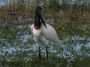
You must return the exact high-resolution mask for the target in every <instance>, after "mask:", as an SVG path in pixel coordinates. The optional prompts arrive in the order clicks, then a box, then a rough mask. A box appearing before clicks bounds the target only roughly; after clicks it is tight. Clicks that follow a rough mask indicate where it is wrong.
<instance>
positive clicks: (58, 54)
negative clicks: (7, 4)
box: [0, 25, 90, 67]
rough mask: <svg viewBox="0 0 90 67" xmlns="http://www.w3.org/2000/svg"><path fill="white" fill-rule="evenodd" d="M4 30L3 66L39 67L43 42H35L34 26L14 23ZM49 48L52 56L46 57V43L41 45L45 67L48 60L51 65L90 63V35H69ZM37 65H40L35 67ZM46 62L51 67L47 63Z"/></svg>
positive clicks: (0, 47)
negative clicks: (39, 54)
mask: <svg viewBox="0 0 90 67" xmlns="http://www.w3.org/2000/svg"><path fill="white" fill-rule="evenodd" d="M5 30H7V31H5ZM0 32H1V33H0V35H1V37H0V65H1V67H14V66H15V67H16V66H18V67H30V66H31V67H38V66H37V64H39V62H41V61H40V60H38V59H37V58H38V47H39V45H38V44H37V43H35V42H34V41H33V39H32V34H31V32H30V28H29V27H28V26H27V25H19V26H13V27H10V28H8V29H6V28H2V29H0ZM3 33H4V34H3ZM48 51H49V59H48V60H45V59H44V58H45V55H46V53H45V46H43V45H42V46H41V52H42V57H43V59H44V60H43V59H42V64H41V63H40V64H41V65H40V66H39V67H45V66H44V63H46V62H49V63H51V67H59V66H62V67H72V66H73V67H89V66H90V64H89V61H90V37H86V36H85V35H84V36H79V35H74V36H68V38H66V39H64V40H61V41H60V44H58V45H49V46H48ZM57 58H58V60H57ZM54 60H55V61H54ZM59 61H60V62H59ZM54 62H55V63H54ZM76 62H77V63H76ZM32 63H33V64H32ZM35 64H36V66H34V65H35ZM62 64H63V65H62ZM82 64H83V65H84V66H82ZM46 65H47V66H48V64H47V63H46ZM53 65H55V66H53ZM75 65H76V66H75ZM80 65H81V66H80Z"/></svg>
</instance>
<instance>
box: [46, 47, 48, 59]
mask: <svg viewBox="0 0 90 67" xmlns="http://www.w3.org/2000/svg"><path fill="white" fill-rule="evenodd" d="M46 58H48V47H47V46H46Z"/></svg>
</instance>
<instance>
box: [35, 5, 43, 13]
mask: <svg viewBox="0 0 90 67" xmlns="http://www.w3.org/2000/svg"><path fill="white" fill-rule="evenodd" d="M41 12H42V8H41V7H40V6H37V7H36V9H35V13H36V14H38V13H41Z"/></svg>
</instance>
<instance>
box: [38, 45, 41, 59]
mask: <svg viewBox="0 0 90 67" xmlns="http://www.w3.org/2000/svg"><path fill="white" fill-rule="evenodd" d="M38 56H39V58H40V59H41V48H40V46H39V53H38Z"/></svg>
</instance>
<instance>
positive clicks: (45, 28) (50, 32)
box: [31, 6, 59, 57]
mask: <svg viewBox="0 0 90 67" xmlns="http://www.w3.org/2000/svg"><path fill="white" fill-rule="evenodd" d="M40 10H41V7H39V6H38V7H36V11H35V19H34V23H33V24H32V25H31V31H32V33H33V36H34V40H35V41H36V42H37V43H42V44H43V45H46V53H47V54H48V52H47V46H48V45H49V42H50V41H52V42H54V43H58V42H59V38H58V37H57V34H56V31H55V29H54V28H53V27H52V26H51V25H49V24H47V23H44V21H43V19H42V15H41V13H40V12H41V11H40ZM41 21H42V22H41ZM39 55H40V47H39ZM47 57H48V55H47Z"/></svg>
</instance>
